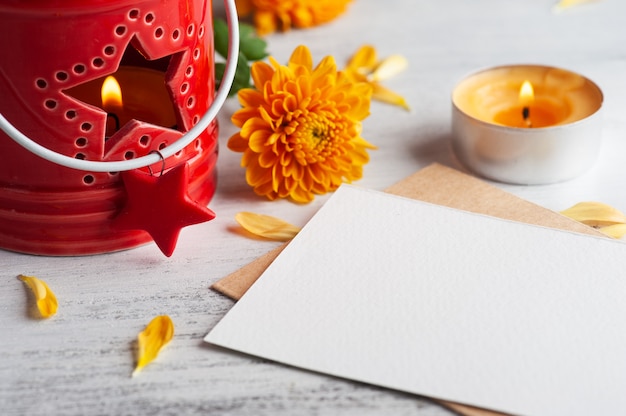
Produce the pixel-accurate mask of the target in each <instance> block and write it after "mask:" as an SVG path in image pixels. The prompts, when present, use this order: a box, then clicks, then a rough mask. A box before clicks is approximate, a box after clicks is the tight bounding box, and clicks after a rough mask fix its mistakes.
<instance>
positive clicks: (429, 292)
mask: <svg viewBox="0 0 626 416" xmlns="http://www.w3.org/2000/svg"><path fill="white" fill-rule="evenodd" d="M355 207H358V209H355ZM538 242H541V244H538ZM623 258H626V244H624V243H622V242H619V241H614V240H610V239H605V238H601V237H589V236H584V235H581V234H578V233H572V232H566V231H560V230H553V229H550V228H546V227H537V226H529V225H526V224H522V223H519V222H514V221H506V220H502V219H497V218H494V217H489V216H484V215H476V214H473V213H468V212H465V211H460V210H456V209H451V208H447V207H442V206H439V205H434V204H429V203H424V202H421V201H415V200H411V199H407V198H401V197H398V196H393V195H389V194H385V193H381V192H377V191H371V190H366V189H361V188H356V187H353V186H349V185H344V186H342V187H341V188H340V189H339V190H338V191H337V192H335V193H334V194H333V195H332V197H331V198H330V199H329V200H328V202H326V204H325V205H324V206H323V207H322V208H321V209H320V210H319V211H318V213H317V214H316V215H315V216H314V217H313V219H311V221H309V223H308V224H307V225H306V226H305V227H304V228H303V230H302V231H301V232H300V233H299V234H298V235H297V236H296V237H295V238H294V240H293V241H291V242H290V244H289V245H288V246H287V247H286V248H285V250H284V251H283V253H282V254H281V255H280V256H279V257H278V258H277V259H276V260H275V261H274V262H273V263H272V264H271V265H270V266H269V267H268V269H267V270H266V271H265V273H264V274H263V276H262V278H261V279H260V280H258V281H257V282H256V283H255V284H254V285H253V286H252V287H251V288H250V289H249V291H248V292H247V293H246V295H245V296H244V297H243V298H242V299H241V300H240V301H239V302H238V303H237V304H236V305H235V306H234V307H233V308H232V309H231V310H230V311H229V312H228V314H227V315H226V316H225V317H224V318H223V319H222V320H221V321H220V322H219V323H218V324H217V325H216V326H215V327H214V328H213V329H212V331H211V332H210V333H209V334H208V335H207V338H206V340H207V341H208V342H211V343H213V344H216V345H220V346H222V347H226V348H231V349H235V350H238V351H241V352H243V353H247V354H252V355H257V356H261V357H264V358H267V359H271V360H275V361H279V362H282V363H285V364H289V365H292V366H296V367H300V368H304V369H308V370H313V371H318V372H322V373H326V374H331V375H335V376H339V377H343V378H348V379H352V380H356V381H360V382H365V383H369V384H374V385H380V386H383V387H388V388H392V389H397V390H401V391H407V392H410V393H415V394H423V395H425V396H429V397H435V398H439V399H445V400H450V401H453V402H458V403H467V404H473V405H477V406H479V407H483V408H490V409H496V410H500V411H505V412H509V413H513V414H528V415H543V414H548V415H554V416H566V415H567V416H583V415H584V416H586V415H589V414H611V413H612V412H615V411H616V410H617V409H623V408H626V395H624V394H623V391H624V387H626V354H624V351H625V350H626V332H625V331H623V328H624V326H625V325H626V304H625V303H624V302H623V293H625V292H626V279H624V278H623V267H622V262H621V259H623ZM332 287H334V288H335V289H336V290H329V289H330V288H332ZM348 292H352V293H351V294H350V296H347V297H346V296H344V294H345V293H348ZM268 299H272V302H270V303H268V302H267V300H268Z"/></svg>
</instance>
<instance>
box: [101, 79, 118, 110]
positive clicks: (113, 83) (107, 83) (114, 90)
mask: <svg viewBox="0 0 626 416" xmlns="http://www.w3.org/2000/svg"><path fill="white" fill-rule="evenodd" d="M101 94H102V108H104V110H105V111H109V112H112V111H114V110H118V109H121V108H123V101H122V89H121V88H120V84H119V83H118V82H117V80H116V79H115V77H113V76H111V75H109V76H108V77H106V79H105V80H104V82H103V83H102V91H101Z"/></svg>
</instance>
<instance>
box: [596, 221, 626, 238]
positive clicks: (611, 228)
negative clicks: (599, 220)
mask: <svg viewBox="0 0 626 416" xmlns="http://www.w3.org/2000/svg"><path fill="white" fill-rule="evenodd" d="M598 231H600V232H601V233H604V234H606V235H608V236H609V237H613V238H622V237H623V236H624V235H626V224H613V225H607V226H606V227H602V228H600V229H598Z"/></svg>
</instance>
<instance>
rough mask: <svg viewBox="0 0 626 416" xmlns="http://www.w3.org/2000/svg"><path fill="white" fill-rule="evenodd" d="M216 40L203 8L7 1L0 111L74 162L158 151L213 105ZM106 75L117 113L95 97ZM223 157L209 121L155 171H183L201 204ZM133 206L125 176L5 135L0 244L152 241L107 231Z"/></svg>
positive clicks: (1, 17) (1, 7) (2, 1)
mask: <svg viewBox="0 0 626 416" xmlns="http://www.w3.org/2000/svg"><path fill="white" fill-rule="evenodd" d="M212 35H213V30H212V12H211V2H210V1H206V0H202V1H199V0H0V50H1V51H2V54H0V112H1V113H2V114H3V115H4V116H5V117H6V118H7V120H9V121H10V122H11V123H12V124H13V125H14V126H15V127H16V128H17V129H19V130H21V131H22V132H23V133H24V134H26V135H27V136H29V137H31V138H33V140H35V141H37V142H38V143H39V144H41V145H43V146H45V147H47V148H49V149H51V150H54V151H56V152H58V153H62V154H64V155H68V156H73V157H76V158H81V159H87V160H95V161H112V160H124V159H129V158H135V157H139V156H143V155H146V154H148V153H150V152H153V151H158V150H159V149H162V148H163V147H165V146H167V145H168V144H171V143H173V142H174V141H176V140H177V139H178V138H179V137H181V136H182V134H183V133H184V132H186V131H187V130H189V129H190V128H191V127H192V126H193V125H195V123H197V122H198V120H199V119H200V118H201V117H202V116H203V114H204V113H205V111H206V110H207V108H208V107H209V105H210V104H211V102H212V99H213V93H214V72H213V38H212ZM108 75H113V76H114V77H115V78H116V79H117V80H118V82H119V84H120V86H121V91H122V100H123V104H122V106H121V107H120V106H118V107H116V108H113V111H111V109H108V108H106V104H105V103H104V102H103V100H102V98H101V94H100V92H101V91H100V89H101V85H102V83H103V79H104V77H105V76H108ZM115 112H117V113H118V114H117V115H116V117H115V118H117V119H120V123H119V125H118V126H115V125H114V124H115V123H114V122H112V119H111V114H114V113H115ZM107 113H109V114H107ZM112 124H113V127H112ZM216 158H217V127H216V125H215V123H213V124H212V125H211V127H210V128H209V129H207V130H206V131H205V132H204V133H203V134H201V135H200V136H199V137H198V138H197V140H196V141H195V142H194V143H193V144H191V145H189V146H187V147H186V148H185V149H184V150H182V151H181V152H179V153H178V154H176V155H175V156H173V157H170V158H168V159H166V160H165V164H164V166H162V165H161V164H160V163H159V164H155V165H153V166H152V167H151V168H150V170H152V171H153V172H154V174H157V175H158V174H160V172H162V171H166V170H168V169H169V168H171V167H173V166H176V165H178V164H180V163H187V164H188V167H189V183H188V193H189V195H190V196H191V197H192V198H193V199H194V200H195V201H197V202H198V203H201V204H204V205H206V204H207V203H208V202H209V200H210V199H211V197H212V196H213V193H214V190H215V164H216ZM146 171H147V170H146ZM126 198H127V196H126V190H125V188H124V185H123V182H122V181H121V180H120V175H119V173H117V172H109V173H94V172H85V171H79V170H75V169H70V168H65V167H62V166H59V165H56V164H54V163H51V162H48V161H46V160H44V159H41V158H39V157H38V156H35V155H33V154H31V153H30V152H29V151H28V150H26V149H24V148H22V147H21V146H19V145H18V144H16V143H15V142H13V141H12V140H11V139H10V138H9V137H8V136H6V135H5V134H4V133H3V132H1V131H0V247H1V248H4V249H9V250H14V251H20V252H26V253H33V254H45V255H82V254H94V253H102V252H109V251H116V250H121V249H126V248H130V247H134V246H137V245H139V244H143V243H146V242H147V241H149V240H150V237H149V235H148V234H146V233H145V232H143V231H116V230H114V229H113V228H112V227H111V223H112V221H113V219H114V218H115V217H116V215H117V214H118V213H119V210H120V208H121V206H123V204H124V202H125V200H126ZM157 211H158V210H157Z"/></svg>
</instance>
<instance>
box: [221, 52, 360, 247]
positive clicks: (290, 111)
mask: <svg viewBox="0 0 626 416" xmlns="http://www.w3.org/2000/svg"><path fill="white" fill-rule="evenodd" d="M268 59H269V62H270V64H269V65H268V64H259V65H260V66H258V67H257V63H256V62H255V63H254V64H253V66H252V71H253V81H254V88H251V89H250V90H253V91H254V93H252V92H244V93H243V97H242V92H241V91H240V102H241V104H242V105H243V106H244V107H243V108H241V109H240V110H238V111H237V112H236V113H235V114H234V115H233V116H232V118H231V120H232V121H233V123H234V124H235V125H236V126H238V127H240V128H241V130H240V131H239V132H238V133H235V134H234V135H233V136H232V137H231V138H230V139H229V141H228V147H229V148H230V149H231V150H234V151H237V152H242V153H243V155H242V158H241V166H242V167H245V168H246V181H247V182H248V184H249V185H250V186H252V187H253V188H254V192H255V193H256V194H258V195H263V196H265V197H267V198H268V199H270V200H275V199H278V198H290V199H292V200H294V201H297V202H309V201H312V200H313V198H314V195H315V194H323V193H326V192H331V191H333V190H335V189H336V188H337V186H338V184H336V182H337V181H339V182H341V181H345V182H350V181H353V180H357V179H359V178H360V177H361V176H362V169H356V168H355V167H354V166H353V165H355V164H360V163H364V162H363V161H364V160H365V159H364V158H363V157H362V153H363V151H364V150H365V147H364V146H365V145H366V144H367V142H365V141H364V140H361V139H359V135H360V132H361V129H362V125H361V123H362V121H363V119H365V118H366V117H367V116H368V115H369V107H370V100H371V95H372V87H371V86H370V85H368V84H367V83H364V82H360V81H358V80H355V79H354V78H353V77H352V76H351V75H350V74H348V73H347V72H349V71H345V72H343V71H337V65H336V62H335V59H334V58H333V57H332V56H327V57H325V58H323V59H322V60H321V61H320V62H319V63H318V64H317V65H314V62H313V59H312V57H311V53H310V51H309V49H308V48H307V47H306V46H299V47H298V48H296V50H295V51H294V53H292V55H291V57H290V59H289V62H288V64H287V65H280V64H279V63H278V62H277V61H276V60H275V59H273V58H271V57H270V58H268ZM255 68H256V69H255ZM254 74H256V75H254ZM243 91H248V90H243ZM241 98H243V99H241ZM367 148H371V147H369V146H368V147H367ZM313 166H316V168H314V169H316V170H315V173H314V174H312V173H311V172H312V171H311V167H313ZM331 178H333V180H331ZM271 238H274V237H271ZM281 238H282V237H281Z"/></svg>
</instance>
